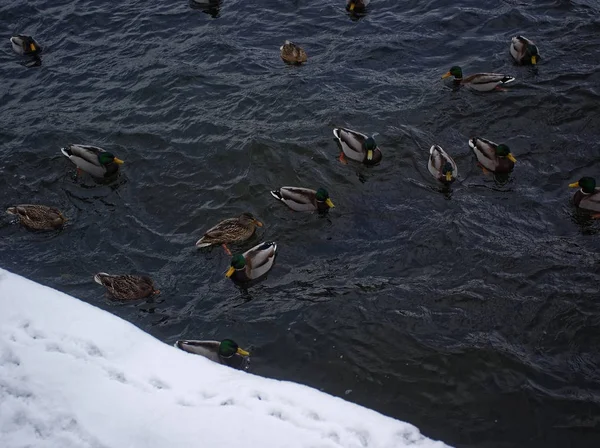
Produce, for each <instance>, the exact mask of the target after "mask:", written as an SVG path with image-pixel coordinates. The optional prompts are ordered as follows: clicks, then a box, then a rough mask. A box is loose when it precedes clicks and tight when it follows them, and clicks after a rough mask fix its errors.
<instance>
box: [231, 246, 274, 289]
mask: <svg viewBox="0 0 600 448" xmlns="http://www.w3.org/2000/svg"><path fill="white" fill-rule="evenodd" d="M275 255H277V244H276V243H274V242H271V243H260V244H258V245H256V246H254V247H253V248H252V249H250V250H247V251H246V252H244V253H243V254H236V255H234V256H233V257H232V258H231V266H230V267H229V269H228V270H227V272H226V273H225V276H226V277H228V278H230V279H231V280H233V281H234V282H236V283H247V282H249V281H250V280H255V279H257V278H260V277H262V276H263V275H265V274H266V273H267V272H269V271H270V270H271V268H272V267H273V263H274V262H275Z"/></svg>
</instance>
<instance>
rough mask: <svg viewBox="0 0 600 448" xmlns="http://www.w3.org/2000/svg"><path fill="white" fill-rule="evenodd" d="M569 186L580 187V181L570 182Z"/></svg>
mask: <svg viewBox="0 0 600 448" xmlns="http://www.w3.org/2000/svg"><path fill="white" fill-rule="evenodd" d="M569 187H571V188H579V181H577V182H573V183H572V184H569Z"/></svg>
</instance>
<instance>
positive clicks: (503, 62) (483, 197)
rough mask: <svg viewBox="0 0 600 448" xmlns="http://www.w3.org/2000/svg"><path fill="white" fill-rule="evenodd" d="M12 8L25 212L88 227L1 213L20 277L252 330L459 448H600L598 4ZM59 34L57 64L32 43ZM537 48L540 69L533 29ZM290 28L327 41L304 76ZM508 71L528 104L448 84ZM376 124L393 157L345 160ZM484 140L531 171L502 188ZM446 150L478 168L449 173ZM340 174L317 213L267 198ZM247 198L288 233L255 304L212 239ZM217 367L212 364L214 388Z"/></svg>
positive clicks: (18, 163) (3, 237) (170, 320)
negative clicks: (87, 147)
mask: <svg viewBox="0 0 600 448" xmlns="http://www.w3.org/2000/svg"><path fill="white" fill-rule="evenodd" d="M209 12H211V14H207V13H205V12H204V11H202V10H200V9H193V8H191V7H190V5H189V4H188V3H187V2H186V1H185V0H181V1H163V2H147V1H134V0H128V1H123V2H113V1H109V0H96V1H93V2H92V1H88V0H84V1H64V0H52V1H50V0H35V1H30V2H27V3H26V4H25V3H21V2H11V1H8V0H2V1H1V2H0V29H1V30H2V35H3V37H2V39H1V41H2V42H3V44H2V48H1V49H0V79H1V83H0V159H1V163H0V192H1V195H0V197H1V201H2V204H0V205H2V207H7V206H9V205H13V204H15V203H45V204H48V205H55V206H58V207H59V208H61V209H62V210H63V211H64V213H65V214H66V215H67V216H68V218H69V219H70V220H69V223H68V225H67V227H66V228H65V229H64V230H63V231H60V232H52V233H49V234H48V233H34V232H30V231H27V230H25V229H23V228H21V227H19V226H16V225H14V224H12V223H11V219H10V217H8V216H2V218H0V263H1V265H2V267H4V268H7V269H9V270H12V271H13V272H16V273H18V274H21V275H24V276H26V277H28V278H31V279H33V280H35V281H38V282H41V283H43V284H46V285H49V286H51V287H54V288H56V289H58V290H61V291H64V292H66V293H68V294H72V295H75V296H77V297H80V298H82V299H83V300H85V301H87V302H89V303H91V304H94V305H96V306H99V307H101V308H103V309H107V310H109V311H110V312H111V313H114V314H116V315H118V316H121V317H122V318H124V319H126V320H128V321H130V322H132V323H133V324H134V325H136V326H138V327H140V328H142V329H143V330H145V331H147V332H149V333H150V334H152V335H154V336H156V337H157V338H159V339H160V340H163V341H165V342H166V343H169V344H171V343H173V342H174V341H175V340H176V339H178V338H197V339H223V338H225V337H231V338H233V339H235V340H236V341H238V342H239V343H240V345H242V346H243V347H245V348H249V349H250V350H251V351H252V354H253V357H252V361H251V371H252V372H254V373H256V374H259V375H264V376H268V377H273V378H279V379H285V380H292V381H297V382H300V383H304V384H308V385H311V386H314V387H316V388H319V389H321V390H323V391H326V392H328V393H331V394H334V395H338V396H341V397H343V398H345V399H347V400H350V401H353V402H356V403H359V404H362V405H365V406H368V407H371V408H373V409H375V410H377V411H379V412H382V413H383V414H386V415H389V416H392V417H395V418H398V419H401V420H404V421H408V422H410V423H412V424H415V425H416V426H418V427H419V428H420V429H421V431H422V432H423V433H424V434H425V435H426V436H428V437H431V438H436V439H442V440H444V441H445V442H446V443H448V444H451V445H454V446H456V447H464V448H466V447H473V448H475V447H478V448H479V447H484V448H488V447H489V448H492V447H494V448H495V447H499V448H500V447H528V448H532V447H544V448H547V447H577V448H580V447H598V446H600V430H599V427H600V372H599V369H598V368H599V365H600V356H599V354H598V347H599V346H600V304H599V299H600V297H599V291H598V290H599V285H600V274H599V267H600V264H599V256H598V253H599V250H600V242H599V241H600V222H594V221H593V220H590V219H588V216H587V215H586V214H585V213H580V212H578V211H577V210H576V209H575V208H574V207H573V205H572V203H571V198H572V195H573V192H574V190H573V189H569V188H568V187H567V186H568V184H569V183H570V182H574V181H576V180H578V179H579V178H580V177H582V176H584V175H590V176H595V177H596V178H597V179H598V180H599V181H600V144H599V141H600V116H599V115H598V108H599V106H598V105H599V101H600V90H599V89H600V54H599V51H600V50H599V49H600V3H599V2H597V1H592V0H587V1H583V0H581V1H566V0H555V1H527V2H525V1H514V0H511V1H500V0H499V1H494V2H491V1H490V2H482V1H480V0H477V1H475V0H459V1H454V2H452V1H448V0H439V1H436V0H431V1H417V0H411V1H392V0H380V1H378V0H374V1H372V2H371V5H370V12H369V13H368V14H367V15H366V16H365V17H362V18H361V19H360V20H352V19H351V17H349V16H348V14H347V13H346V11H345V9H344V1H343V0H339V1H331V0H325V1H318V0H306V1H299V0H296V1H293V0H288V1H283V0H265V1H261V2H248V1H242V0H224V1H223V3H222V5H221V8H220V10H218V11H217V10H212V11H209ZM19 32H21V33H27V34H32V35H34V36H35V37H36V39H37V40H38V42H39V43H40V44H41V45H42V46H44V48H45V51H44V53H43V55H42V57H41V65H39V66H34V67H27V66H26V64H27V62H28V60H26V59H23V58H22V57H19V56H17V55H16V54H14V53H13V52H12V50H11V47H10V43H9V42H8V38H9V37H10V35H11V34H12V33H19ZM520 33H521V34H523V35H525V36H527V37H529V38H531V39H533V40H534V41H536V43H537V44H538V46H539V48H540V52H541V54H542V58H543V59H542V61H541V63H540V64H539V66H538V67H537V69H535V70H534V69H532V68H528V67H518V66H515V65H514V64H513V62H512V60H511V58H510V55H509V52H508V48H509V42H510V38H511V36H514V35H516V34H520ZM286 39H290V40H292V41H294V42H296V43H298V44H300V45H301V46H302V47H303V48H304V49H305V50H306V52H307V53H308V58H309V59H308V62H307V63H306V64H305V65H303V66H300V67H296V66H287V65H285V64H284V63H283V62H282V61H281V59H280V57H279V47H280V45H281V44H282V43H283V42H284V40H286ZM452 65H460V66H462V67H463V69H464V72H465V73H467V74H468V73H477V72H482V71H493V72H503V73H507V74H510V75H513V76H515V77H516V78H517V82H515V83H514V84H513V85H512V86H511V88H510V90H509V91H507V92H493V93H490V94H481V93H475V92H471V91H468V90H465V89H460V90H453V89H452V88H451V87H450V85H449V83H446V82H444V81H442V80H441V79H440V77H441V75H442V74H444V73H445V72H446V71H447V70H448V69H449V68H450V67H451V66H452ZM334 126H347V127H350V128H352V129H357V130H361V131H364V132H367V133H369V134H374V133H376V140H377V142H378V144H379V146H380V147H381V149H382V151H383V161H382V163H381V164H380V165H379V166H376V167H364V166H358V165H356V164H354V163H352V162H351V163H349V164H348V165H343V164H341V163H340V162H339V161H338V160H337V156H338V149H337V146H336V144H335V142H334V141H333V134H332V128H333V127H334ZM473 135H479V136H482V137H486V138H489V139H491V140H493V141H496V142H499V143H501V142H505V143H507V144H508V145H509V146H510V147H511V149H512V153H513V154H514V155H515V157H516V158H517V160H518V161H517V164H516V167H515V170H514V172H513V173H512V174H511V175H510V176H508V177H507V178H503V179H501V178H494V176H493V175H491V174H487V175H485V174H484V173H483V172H482V171H481V170H480V169H479V168H478V167H477V166H476V159H475V157H474V155H473V154H472V153H471V152H470V149H469V147H468V145H467V141H468V138H469V137H471V136H473ZM68 143H84V144H92V145H98V146H101V147H104V148H106V149H108V150H110V151H112V152H114V153H115V154H116V155H117V156H118V157H119V158H121V159H123V160H125V164H124V165H123V166H122V174H121V176H120V177H119V179H118V180H117V181H116V182H113V183H111V184H108V185H104V184H98V183H96V182H94V181H93V180H92V179H91V178H90V177H88V176H82V177H80V178H76V176H75V170H74V166H73V165H72V164H71V163H70V162H69V161H68V160H67V159H66V158H64V157H63V156H62V155H61V154H60V152H59V149H60V148H61V147H62V146H64V145H66V144H68ZM432 143H438V144H440V145H441V146H442V147H444V148H445V149H446V150H447V151H448V152H449V153H450V154H452V155H453V156H454V158H455V160H456V162H457V164H458V167H459V180H458V181H457V182H456V183H455V184H454V185H453V186H452V188H451V189H450V190H444V189H443V188H442V187H441V186H440V185H439V184H438V183H436V181H435V180H434V179H433V178H432V177H431V176H430V175H429V173H428V171H427V166H426V164H427V157H428V150H429V147H430V146H431V144H432ZM282 185H297V186H306V187H312V188H315V189H316V188H318V187H319V186H325V187H326V188H327V189H328V190H329V192H330V194H331V198H332V200H333V202H334V203H335V205H336V207H335V209H332V210H331V211H330V213H328V214H327V215H325V216H319V215H315V214H310V213H307V214H301V213H294V212H292V211H290V210H288V209H287V208H286V207H284V206H283V204H281V203H278V202H277V201H275V200H274V199H273V198H272V197H271V196H270V195H269V190H270V189H273V188H276V187H279V186H282ZM243 211H250V212H252V213H254V214H255V215H256V216H257V217H258V218H259V219H260V220H261V221H263V222H264V223H265V226H264V227H263V228H261V229H259V232H258V233H257V235H256V237H255V238H254V239H253V240H252V241H250V242H249V243H248V244H245V245H242V246H240V247H238V249H246V248H249V247H251V246H252V245H253V244H255V243H256V242H257V241H260V240H266V241H269V240H273V241H276V242H277V243H278V245H279V256H278V258H277V262H276V265H275V267H274V269H273V270H272V271H271V273H270V275H269V277H268V278H267V279H266V280H265V281H264V282H262V283H260V284H258V285H256V286H254V287H252V288H251V289H249V290H248V291H247V292H242V291H240V290H239V289H237V288H236V287H235V286H234V285H233V284H232V283H231V282H230V281H229V280H228V279H226V278H225V276H224V273H225V271H226V270H227V267H228V265H229V258H228V257H227V256H226V255H225V253H224V251H223V250H222V249H221V248H217V249H213V250H197V249H196V248H195V246H194V243H195V242H196V240H197V239H198V238H199V237H200V236H201V235H202V231H203V230H206V229H207V228H208V227H210V226H212V225H214V224H215V223H216V222H218V221H219V220H221V219H224V218H227V217H231V216H237V215H238V214H240V213H241V212H243ZM99 271H105V272H109V273H129V272H131V273H135V272H137V273H147V274H149V275H151V276H152V277H153V278H154V280H155V282H156V284H157V287H158V288H159V289H160V290H161V291H162V292H161V294H160V295H159V296H157V297H156V298H154V299H152V300H145V301H141V302H135V303H125V304H124V303H118V302H114V301H111V300H109V299H108V298H107V297H106V295H105V293H104V289H103V288H102V287H100V286H99V285H97V284H95V283H94V282H93V280H92V276H93V274H95V273H97V272H99ZM199 380H201V379H199Z"/></svg>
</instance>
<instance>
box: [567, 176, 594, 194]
mask: <svg viewBox="0 0 600 448" xmlns="http://www.w3.org/2000/svg"><path fill="white" fill-rule="evenodd" d="M569 187H571V188H579V187H581V190H582V191H583V192H584V193H586V194H592V193H595V192H596V179H594V178H593V177H587V176H586V177H582V178H581V179H579V180H578V181H577V182H573V183H572V184H569Z"/></svg>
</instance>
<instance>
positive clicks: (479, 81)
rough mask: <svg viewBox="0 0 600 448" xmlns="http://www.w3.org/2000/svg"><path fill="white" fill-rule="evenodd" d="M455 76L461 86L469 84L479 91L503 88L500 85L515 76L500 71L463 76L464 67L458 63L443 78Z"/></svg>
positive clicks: (455, 81) (468, 85) (508, 81)
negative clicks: (502, 73)
mask: <svg viewBox="0 0 600 448" xmlns="http://www.w3.org/2000/svg"><path fill="white" fill-rule="evenodd" d="M450 76H454V83H455V84H457V85H461V86H467V87H470V88H472V89H474V90H477V91H479V92H489V91H491V90H494V89H496V90H503V89H502V88H501V87H500V86H503V85H506V84H508V83H510V82H513V81H514V80H515V78H513V77H512V76H508V75H501V74H499V73H477V74H475V75H470V76H467V77H465V78H463V72H462V68H460V67H459V66H458V65H455V66H454V67H452V68H451V69H450V70H449V71H448V72H447V73H446V74H444V75H443V76H442V79H445V78H448V77H450Z"/></svg>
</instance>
